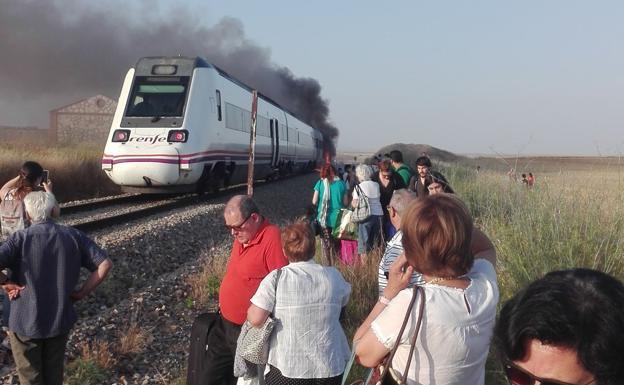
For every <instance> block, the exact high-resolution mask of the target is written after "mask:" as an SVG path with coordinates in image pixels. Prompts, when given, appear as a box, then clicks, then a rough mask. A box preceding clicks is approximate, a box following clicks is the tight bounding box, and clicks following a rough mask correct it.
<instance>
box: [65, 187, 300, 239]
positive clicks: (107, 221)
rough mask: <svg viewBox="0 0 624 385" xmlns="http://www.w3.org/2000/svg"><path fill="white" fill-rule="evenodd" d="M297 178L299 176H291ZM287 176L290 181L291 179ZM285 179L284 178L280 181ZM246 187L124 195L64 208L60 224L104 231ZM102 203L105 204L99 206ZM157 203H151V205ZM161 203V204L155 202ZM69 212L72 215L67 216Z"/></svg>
mask: <svg viewBox="0 0 624 385" xmlns="http://www.w3.org/2000/svg"><path fill="white" fill-rule="evenodd" d="M291 177H296V176H291ZM291 177H288V178H291ZM281 179H285V178H281ZM272 182H273V181H267V180H262V181H256V182H255V183H254V188H256V187H260V186H263V185H265V184H267V183H272ZM246 191H247V185H246V184H240V185H235V186H230V187H229V188H227V189H224V190H220V191H219V192H217V193H212V194H205V195H197V194H186V195H165V196H158V197H156V198H155V197H154V196H151V195H142V194H134V195H128V196H121V197H119V198H116V199H110V200H105V201H97V202H87V203H85V204H79V205H72V206H69V205H68V206H65V207H62V208H61V222H63V223H64V224H66V225H68V226H72V227H74V228H77V229H79V230H81V231H84V232H86V233H88V232H92V231H97V230H102V229H105V228H108V227H111V226H117V225H121V224H125V223H128V222H130V221H133V220H137V219H143V218H145V217H147V216H151V215H155V214H159V213H162V212H166V211H170V210H174V209H179V208H182V207H186V206H190V205H193V204H198V203H205V202H210V201H211V200H213V199H216V198H220V197H224V196H232V195H235V194H241V193H243V194H244V193H246ZM100 202H102V203H100ZM152 202H153V203H155V204H151V203H152ZM156 202H158V203H156ZM139 203H140V204H144V205H147V206H146V207H142V208H137V209H131V210H128V211H126V212H123V213H118V214H112V215H102V216H100V217H98V218H94V219H87V220H84V216H83V217H82V218H80V219H78V220H70V221H67V222H65V221H63V220H62V218H63V216H64V215H66V214H70V213H72V214H74V213H88V211H89V210H97V209H103V208H106V207H110V206H111V205H114V204H139ZM68 209H69V213H68Z"/></svg>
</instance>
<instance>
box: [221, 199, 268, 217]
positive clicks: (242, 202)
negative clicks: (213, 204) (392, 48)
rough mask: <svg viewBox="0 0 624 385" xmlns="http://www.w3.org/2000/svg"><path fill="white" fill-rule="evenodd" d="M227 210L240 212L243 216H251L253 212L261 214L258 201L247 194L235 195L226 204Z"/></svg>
mask: <svg viewBox="0 0 624 385" xmlns="http://www.w3.org/2000/svg"><path fill="white" fill-rule="evenodd" d="M225 211H226V212H230V213H233V212H238V213H240V215H241V217H243V218H249V217H250V216H251V214H253V213H258V214H260V210H259V209H258V206H257V205H256V202H254V201H253V199H251V197H249V196H247V195H234V196H233V197H232V198H230V200H229V201H228V202H227V204H226V205H225Z"/></svg>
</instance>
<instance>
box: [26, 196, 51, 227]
mask: <svg viewBox="0 0 624 385" xmlns="http://www.w3.org/2000/svg"><path fill="white" fill-rule="evenodd" d="M54 206H56V198H54V195H52V194H51V193H49V192H45V191H33V192H31V193H28V194H27V195H26V196H25V197H24V208H25V209H26V212H27V213H28V216H29V217H30V220H31V221H32V222H33V223H35V222H43V221H45V220H47V219H49V218H50V216H51V215H52V210H53V209H54Z"/></svg>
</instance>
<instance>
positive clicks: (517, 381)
mask: <svg viewBox="0 0 624 385" xmlns="http://www.w3.org/2000/svg"><path fill="white" fill-rule="evenodd" d="M503 367H504V368H505V374H506V375H507V379H508V380H509V383H510V384H512V385H535V383H536V382H538V381H539V383H540V384H541V385H578V384H571V383H569V382H563V381H557V380H551V379H548V378H539V377H536V376H534V375H532V374H531V373H529V372H527V371H525V370H524V369H521V368H520V367H518V366H516V365H514V364H512V363H506V364H503ZM595 381H596V379H593V380H591V381H589V382H587V383H585V384H583V385H589V384H591V383H592V382H595Z"/></svg>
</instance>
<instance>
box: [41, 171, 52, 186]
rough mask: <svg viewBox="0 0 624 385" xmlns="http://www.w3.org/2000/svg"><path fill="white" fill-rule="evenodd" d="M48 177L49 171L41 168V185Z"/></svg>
mask: <svg viewBox="0 0 624 385" xmlns="http://www.w3.org/2000/svg"><path fill="white" fill-rule="evenodd" d="M49 178H50V171H48V170H43V174H41V184H42V185H43V184H44V183H46V182H47V181H48V179H49Z"/></svg>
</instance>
